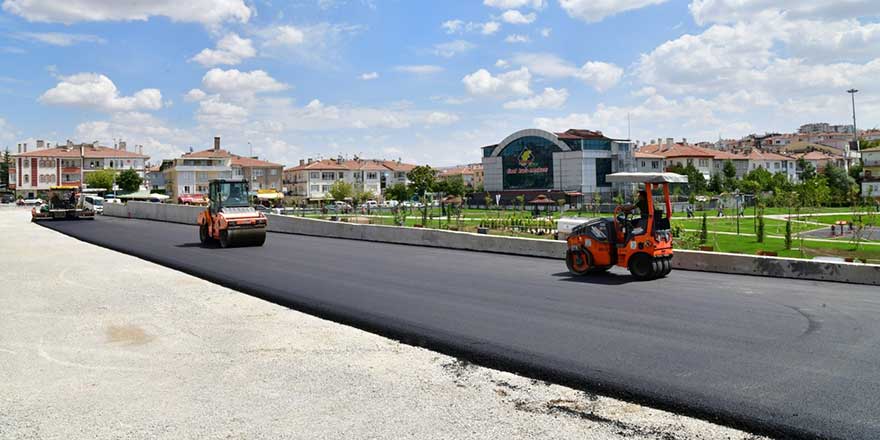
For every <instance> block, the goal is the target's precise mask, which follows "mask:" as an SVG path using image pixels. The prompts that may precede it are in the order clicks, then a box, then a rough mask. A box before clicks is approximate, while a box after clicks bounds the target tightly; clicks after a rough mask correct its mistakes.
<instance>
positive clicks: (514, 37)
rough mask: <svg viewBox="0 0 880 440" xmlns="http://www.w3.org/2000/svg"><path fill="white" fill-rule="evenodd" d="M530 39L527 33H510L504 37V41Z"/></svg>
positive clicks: (518, 41)
mask: <svg viewBox="0 0 880 440" xmlns="http://www.w3.org/2000/svg"><path fill="white" fill-rule="evenodd" d="M529 41H532V40H531V39H530V38H529V36H528V35H519V34H510V35H508V36H507V38H505V39H504V42H505V43H528V42H529Z"/></svg>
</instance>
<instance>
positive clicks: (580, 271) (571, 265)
mask: <svg viewBox="0 0 880 440" xmlns="http://www.w3.org/2000/svg"><path fill="white" fill-rule="evenodd" d="M575 254H580V255H575ZM592 261H593V259H592V258H591V256H590V253H589V252H586V251H574V252H572V251H571V250H568V251H566V252H565V265H566V266H568V271H569V273H571V274H572V275H574V276H577V277H582V276H584V275H586V274H588V273H590V269H591V268H592ZM584 263H585V266H586V268H584Z"/></svg>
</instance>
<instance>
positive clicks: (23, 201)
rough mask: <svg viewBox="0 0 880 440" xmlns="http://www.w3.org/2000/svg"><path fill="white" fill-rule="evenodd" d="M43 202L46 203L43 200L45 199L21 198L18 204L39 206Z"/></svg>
mask: <svg viewBox="0 0 880 440" xmlns="http://www.w3.org/2000/svg"><path fill="white" fill-rule="evenodd" d="M43 203H45V202H44V201H43V199H39V198H36V199H19V201H18V204H19V205H24V206H35V205H36V206H39V205H42V204H43Z"/></svg>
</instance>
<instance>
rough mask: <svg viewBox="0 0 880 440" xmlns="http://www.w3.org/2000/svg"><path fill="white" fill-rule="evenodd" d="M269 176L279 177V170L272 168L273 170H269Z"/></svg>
mask: <svg viewBox="0 0 880 440" xmlns="http://www.w3.org/2000/svg"><path fill="white" fill-rule="evenodd" d="M269 175H270V176H277V175H278V170H276V169H275V168H272V169H271V170H269Z"/></svg>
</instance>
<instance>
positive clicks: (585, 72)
mask: <svg viewBox="0 0 880 440" xmlns="http://www.w3.org/2000/svg"><path fill="white" fill-rule="evenodd" d="M514 62H516V63H517V64H521V65H523V66H526V67H528V68H529V71H531V72H533V73H535V74H536V75H540V76H546V77H548V78H569V77H570V78H577V79H579V80H581V81H583V82H584V83H586V84H588V85H590V86H592V87H593V88H595V89H596V90H598V91H600V92H602V91H605V90H608V89H610V88H611V87H614V86H615V85H617V83H618V82H620V79H621V78H622V77H623V69H621V68H620V67H618V66H616V65H614V64H611V63H605V62H601V61H587V62H586V63H584V64H583V65H582V66H581V67H580V68H578V67H575V66H574V65H573V64H571V63H569V62H568V61H565V60H563V59H561V58H559V57H558V56H556V55H553V54H547V53H521V54H517V55H516V56H514Z"/></svg>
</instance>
